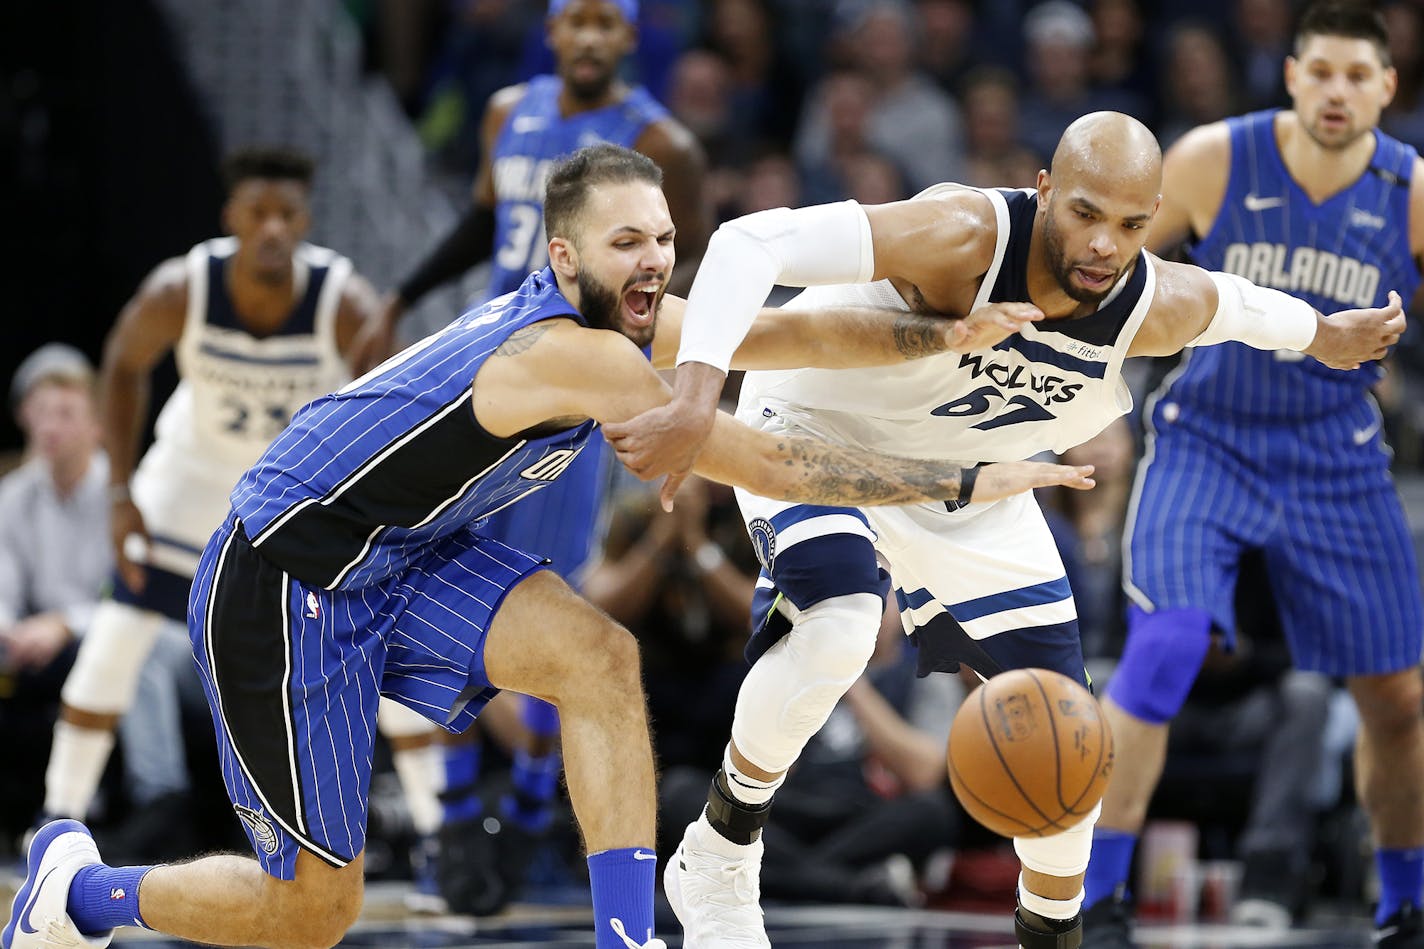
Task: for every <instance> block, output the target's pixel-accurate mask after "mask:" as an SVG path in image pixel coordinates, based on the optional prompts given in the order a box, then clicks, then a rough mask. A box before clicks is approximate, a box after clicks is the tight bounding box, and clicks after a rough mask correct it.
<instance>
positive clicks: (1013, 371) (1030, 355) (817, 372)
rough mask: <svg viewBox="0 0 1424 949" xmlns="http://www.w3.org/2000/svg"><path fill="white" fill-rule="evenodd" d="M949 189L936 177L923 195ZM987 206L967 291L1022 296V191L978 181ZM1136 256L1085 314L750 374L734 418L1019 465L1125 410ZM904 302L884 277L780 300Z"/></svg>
mask: <svg viewBox="0 0 1424 949" xmlns="http://www.w3.org/2000/svg"><path fill="white" fill-rule="evenodd" d="M958 187H960V186H958V185H937V186H935V187H934V188H931V189H929V190H927V191H925V192H923V194H922V195H921V197H923V196H928V195H933V194H938V193H942V192H943V191H944V190H946V189H948V188H958ZM978 190H980V191H981V193H982V194H984V195H985V196H987V197H988V198H989V200H990V202H991V203H992V204H993V205H994V210H995V213H996V216H997V218H998V237H997V244H996V246H995V249H994V261H993V264H992V265H991V266H990V268H989V270H988V272H987V273H986V274H985V276H984V282H983V284H982V285H981V286H980V288H979V293H978V294H977V295H976V296H975V299H974V306H973V308H974V309H979V308H980V307H982V306H984V305H986V304H988V303H993V302H1012V301H1027V300H1028V299H1029V297H1028V290H1027V286H1026V277H1027V265H1028V250H1029V239H1030V235H1031V234H1032V231H1033V218H1034V214H1035V212H1036V209H1037V204H1038V202H1037V197H1036V195H1035V192H1034V191H1033V190H1031V189H1024V190H996V189H978ZM1155 282H1156V280H1155V274H1154V271H1153V269H1152V264H1151V262H1150V260H1149V259H1148V257H1147V255H1146V254H1140V255H1139V256H1138V259H1137V265H1136V266H1135V267H1134V268H1133V270H1132V272H1131V273H1130V274H1128V275H1127V276H1125V277H1123V278H1122V280H1120V281H1119V282H1118V284H1117V286H1115V287H1114V288H1113V290H1112V292H1111V293H1110V294H1109V296H1108V298H1107V299H1106V300H1105V301H1104V302H1103V303H1102V305H1101V306H1099V308H1098V309H1097V310H1096V311H1095V312H1094V313H1092V314H1089V315H1088V316H1084V317H1078V318H1075V319H1071V320H1055V321H1052V322H1050V321H1043V322H1039V323H1035V324H1029V325H1028V326H1025V327H1024V328H1023V330H1022V331H1021V332H1020V333H1018V334H1016V335H1014V336H1011V337H1009V338H1008V339H1006V340H1004V341H1003V342H1001V343H1000V344H999V345H997V346H995V347H994V348H993V349H991V350H985V351H982V352H975V353H967V354H960V353H943V354H940V355H936V356H929V357H926V358H923V359H918V360H914V361H911V362H907V363H904V364H903V365H898V366H888V367H878V368H873V369H795V370H782V371H756V372H748V373H747V374H746V378H745V379H744V380H743V383H742V391H741V401H740V404H739V407H738V414H739V415H742V416H747V417H752V418H755V417H756V416H763V415H764V416H767V417H770V416H772V415H777V416H781V417H782V418H783V419H784V420H785V421H787V422H788V423H791V424H794V425H797V426H799V427H801V428H803V429H806V430H807V431H809V432H812V433H815V434H818V435H822V436H824V437H827V438H830V439H832V440H835V441H838V442H841V443H843V444H849V445H854V446H859V447H862V448H867V449H873V450H876V451H882V452H887V453H890V454H897V455H906V456H911V457H917V458H931V459H940V460H949V461H957V462H960V463H961V464H966V465H967V464H972V463H975V462H994V461H1021V460H1024V459H1027V458H1030V457H1032V456H1034V455H1036V454H1038V453H1040V452H1043V451H1054V452H1061V451H1064V450H1066V449H1068V448H1071V447H1072V446H1074V445H1079V444H1082V443H1083V442H1085V441H1087V440H1088V439H1090V438H1092V437H1093V436H1094V435H1096V434H1097V433H1098V432H1100V431H1102V430H1103V429H1104V428H1106V427H1107V425H1108V424H1109V423H1110V422H1111V421H1112V420H1113V419H1115V418H1117V417H1118V416H1120V415H1123V414H1125V413H1126V412H1127V411H1129V410H1130V409H1131V408H1132V395H1131V393H1130V391H1129V389H1128V387H1127V384H1126V382H1124V380H1123V379H1122V373H1121V369H1122V361H1123V358H1124V357H1125V356H1126V354H1127V350H1128V347H1129V346H1130V344H1131V342H1132V339H1133V336H1134V335H1136V333H1137V329H1138V327H1139V326H1140V325H1141V324H1142V320H1143V317H1144V316H1146V314H1147V310H1148V308H1149V307H1150V305H1151V302H1152V295H1153V289H1154V286H1155ZM833 304H837V305H845V304H850V305H856V304H859V305H866V306H878V307H898V308H901V309H905V310H908V309H909V307H908V305H907V304H906V303H905V301H904V300H903V299H902V298H901V297H900V294H899V293H898V292H897V291H896V290H895V288H894V287H893V286H892V285H891V284H890V281H888V280H882V281H879V282H876V283H869V284H846V285H841V286H834V287H812V288H809V289H807V290H805V291H804V292H803V293H801V294H800V295H799V296H798V297H796V299H795V300H794V301H793V302H792V303H789V304H787V305H788V306H797V307H807V306H810V307H817V306H829V305H833Z"/></svg>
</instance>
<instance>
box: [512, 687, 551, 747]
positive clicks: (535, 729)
mask: <svg viewBox="0 0 1424 949" xmlns="http://www.w3.org/2000/svg"><path fill="white" fill-rule="evenodd" d="M519 717H520V718H521V719H523V721H524V725H525V727H526V728H528V729H529V732H530V734H532V735H533V736H534V737H535V738H553V737H554V736H555V735H557V734H558V733H559V710H558V709H557V708H555V707H554V706H553V705H550V704H549V703H548V702H545V701H544V700H543V699H536V698H534V696H532V695H526V696H524V703H523V706H522V707H521V708H520V710H519Z"/></svg>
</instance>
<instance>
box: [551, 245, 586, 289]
mask: <svg viewBox="0 0 1424 949" xmlns="http://www.w3.org/2000/svg"><path fill="white" fill-rule="evenodd" d="M549 266H551V267H553V268H554V273H556V274H558V275H559V276H560V277H563V278H565V279H567V280H574V279H576V278H577V277H578V271H579V258H578V248H576V247H574V245H573V242H572V241H570V240H569V239H568V238H566V237H554V238H551V239H550V240H549Z"/></svg>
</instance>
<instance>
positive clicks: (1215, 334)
mask: <svg viewBox="0 0 1424 949" xmlns="http://www.w3.org/2000/svg"><path fill="white" fill-rule="evenodd" d="M1210 276H1211V280H1212V282H1213V283H1215V284H1216V299H1217V303H1216V314H1215V315H1214V316H1212V318H1211V323H1209V324H1208V325H1207V328H1206V329H1204V330H1202V332H1201V335H1199V336H1198V337H1197V338H1196V339H1194V340H1192V341H1191V342H1189V343H1187V345H1188V346H1214V345H1215V344H1217V343H1226V342H1231V341H1233V340H1234V341H1236V342H1239V343H1245V344H1246V345H1247V346H1252V347H1255V348H1256V349H1293V350H1295V351H1296V352H1300V351H1301V350H1303V349H1305V348H1306V347H1307V346H1309V345H1310V344H1311V343H1312V342H1314V341H1315V308H1314V307H1313V306H1311V305H1310V304H1309V303H1306V302H1305V301H1304V300H1300V299H1297V298H1296V297H1293V296H1291V295H1290V294H1289V293H1282V292H1281V291H1280V290H1272V289H1270V288H1269V287H1258V286H1256V285H1255V284H1254V283H1251V282H1250V281H1249V280H1247V279H1245V278H1244V277H1238V276H1236V275H1235V274H1229V273H1222V272H1220V271H1213V272H1212V273H1211V275H1210Z"/></svg>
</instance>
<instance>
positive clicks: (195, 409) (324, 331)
mask: <svg viewBox="0 0 1424 949" xmlns="http://www.w3.org/2000/svg"><path fill="white" fill-rule="evenodd" d="M236 248H237V242H236V240H234V239H233V238H226V237H225V238H218V239H216V240H210V241H205V242H204V243H202V244H199V245H197V246H196V247H194V248H193V249H192V250H191V251H189V252H188V256H187V261H186V263H187V269H188V313H187V318H186V321H185V323H184V327H183V335H182V336H181V337H180V338H179V340H178V344H177V346H176V347H175V350H174V356H175V358H176V361H177V364H178V374H179V379H180V381H179V383H178V386H177V388H176V389H174V391H173V395H172V396H171V397H170V398H169V400H168V401H167V402H166V403H165V404H164V406H163V410H162V411H161V412H160V413H159V416H158V421H157V423H156V424H155V426H154V435H155V438H154V443H153V445H152V447H150V448H149V450H148V452H147V453H145V455H144V457H143V460H142V461H141V462H140V463H139V467H138V470H137V472H135V475H134V480H133V494H134V500H135V503H136V504H138V507H139V510H141V511H142V512H143V515H144V521H145V524H146V526H147V528H148V531H149V534H150V539H151V541H152V544H151V547H150V550H149V551H148V555H147V557H146V558H145V559H147V561H148V562H149V563H151V564H153V565H154V566H157V567H161V568H163V569H165V570H171V571H173V572H175V573H181V574H186V575H191V574H192V573H193V570H194V569H195V568H196V566H197V557H198V555H199V554H200V553H202V549H203V546H204V545H205V544H206V543H207V540H208V537H209V536H210V535H211V534H212V532H213V531H215V530H216V529H217V528H218V526H219V525H220V524H221V523H222V519H223V518H224V517H225V516H226V515H227V510H228V495H229V494H230V493H231V492H232V489H233V486H234V485H236V484H237V481H238V479H239V478H240V477H241V476H242V474H243V473H244V472H245V471H246V470H247V469H248V468H250V467H251V466H252V465H253V464H255V463H256V462H257V459H258V458H259V457H261V455H262V452H263V451H265V450H266V448H267V446H268V445H269V444H271V442H272V440H273V439H274V438H276V437H277V435H278V434H279V433H280V432H281V431H282V429H284V428H286V426H287V422H288V421H290V420H291V417H292V414H293V413H294V412H296V410H297V409H299V408H301V407H302V406H303V405H305V404H306V403H307V402H310V401H311V400H312V399H315V398H317V397H318V396H321V395H325V394H326V393H328V392H331V391H334V390H335V389H339V388H340V387H341V386H343V385H345V384H346V383H347V382H348V381H350V378H351V376H350V371H349V369H348V367H347V364H346V361H345V360H344V359H343V358H342V356H341V353H340V350H339V349H338V348H337V342H336V311H337V309H338V306H339V303H340V300H341V290H342V287H343V286H344V285H345V283H346V280H347V278H348V277H349V276H350V274H351V261H350V260H348V259H347V258H345V257H343V256H341V255H340V254H337V253H336V252H334V251H331V250H328V249H326V248H324V247H316V246H314V245H311V244H301V245H298V247H297V250H296V252H295V254H294V259H293V264H294V266H295V287H294V293H293V304H292V311H291V313H290V315H289V316H288V318H287V320H286V322H284V323H283V324H282V326H281V327H279V328H278V329H277V330H276V331H275V332H273V333H271V334H269V335H267V336H264V337H257V336H254V335H252V333H250V332H249V331H247V330H246V329H244V328H243V326H242V324H241V322H240V321H239V319H238V317H237V313H236V311H235V309H234V307H233V303H232V299H231V297H230V296H229V294H228V292H227V286H226V282H225V277H224V275H225V273H226V268H227V266H228V265H229V263H230V258H231V257H232V254H233V251H235V250H236Z"/></svg>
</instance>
